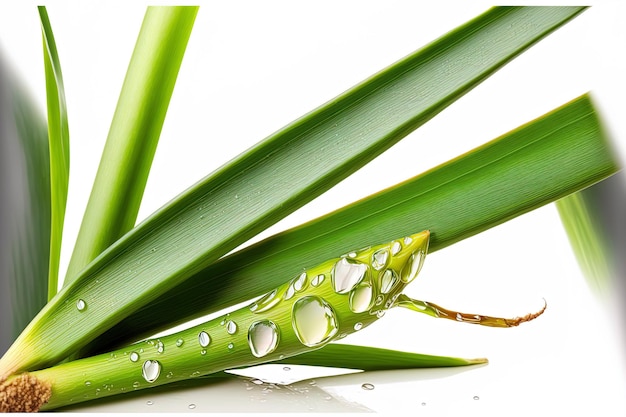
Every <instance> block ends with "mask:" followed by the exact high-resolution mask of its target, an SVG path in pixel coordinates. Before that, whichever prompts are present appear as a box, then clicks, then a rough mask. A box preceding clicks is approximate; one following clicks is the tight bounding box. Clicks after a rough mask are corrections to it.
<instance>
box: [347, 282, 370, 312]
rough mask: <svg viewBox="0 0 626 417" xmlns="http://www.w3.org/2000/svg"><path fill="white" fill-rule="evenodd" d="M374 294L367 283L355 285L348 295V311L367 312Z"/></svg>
mask: <svg viewBox="0 0 626 417" xmlns="http://www.w3.org/2000/svg"><path fill="white" fill-rule="evenodd" d="M373 296H374V292H373V289H372V286H371V285H370V284H369V283H363V284H360V285H357V286H356V288H355V289H354V290H352V292H351V293H350V310H352V311H353V312H355V313H362V312H364V311H367V310H368V309H369V308H370V306H371V305H372V301H373V300H372V297H373Z"/></svg>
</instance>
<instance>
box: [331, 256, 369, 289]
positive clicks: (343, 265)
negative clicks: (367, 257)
mask: <svg viewBox="0 0 626 417" xmlns="http://www.w3.org/2000/svg"><path fill="white" fill-rule="evenodd" d="M366 273H367V265H365V264H362V263H357V262H355V261H349V260H348V259H346V258H341V259H340V260H339V261H338V262H337V263H336V264H335V266H334V267H333V270H332V272H331V280H332V283H333V288H334V290H335V292H336V293H338V294H345V293H347V292H349V291H350V290H352V288H354V287H355V286H356V285H357V284H358V283H359V282H361V281H362V280H363V277H365V274H366Z"/></svg>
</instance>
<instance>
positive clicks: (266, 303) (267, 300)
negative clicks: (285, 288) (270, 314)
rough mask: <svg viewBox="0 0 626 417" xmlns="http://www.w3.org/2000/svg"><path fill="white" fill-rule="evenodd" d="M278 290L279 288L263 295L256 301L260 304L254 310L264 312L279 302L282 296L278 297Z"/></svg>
mask: <svg viewBox="0 0 626 417" xmlns="http://www.w3.org/2000/svg"><path fill="white" fill-rule="evenodd" d="M277 292H278V291H277V290H273V291H271V292H269V293H267V294H265V295H264V296H263V297H261V299H260V300H258V301H257V302H256V304H257V305H258V306H257V308H256V309H254V310H252V311H254V312H255V313H262V312H264V311H267V310H269V309H270V308H272V307H274V306H275V305H276V304H278V302H279V301H280V297H276V294H277Z"/></svg>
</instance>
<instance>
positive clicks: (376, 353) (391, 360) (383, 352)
mask: <svg viewBox="0 0 626 417" xmlns="http://www.w3.org/2000/svg"><path fill="white" fill-rule="evenodd" d="M273 363H284V364H291V365H309V366H327V367H331V368H348V369H360V370H363V371H383V370H385V371H390V370H396V369H417V368H442V367H450V366H468V365H478V364H483V363H487V360H486V359H482V358H478V359H464V358H455V357H450V356H437V355H425V354H421V353H411V352H402V351H398V350H392V349H381V348H376V347H370V346H357V345H348V344H340V343H331V344H328V345H326V346H324V347H322V348H321V349H317V350H312V351H310V352H306V353H302V354H300V355H297V356H292V357H290V358H286V359H283V360H280V361H276V362H273Z"/></svg>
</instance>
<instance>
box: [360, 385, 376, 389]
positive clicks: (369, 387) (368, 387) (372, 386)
mask: <svg viewBox="0 0 626 417" xmlns="http://www.w3.org/2000/svg"><path fill="white" fill-rule="evenodd" d="M361 388H363V389H364V390H366V391H371V390H373V389H374V384H363V385H361Z"/></svg>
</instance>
